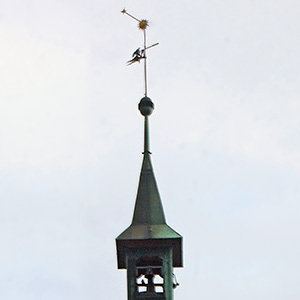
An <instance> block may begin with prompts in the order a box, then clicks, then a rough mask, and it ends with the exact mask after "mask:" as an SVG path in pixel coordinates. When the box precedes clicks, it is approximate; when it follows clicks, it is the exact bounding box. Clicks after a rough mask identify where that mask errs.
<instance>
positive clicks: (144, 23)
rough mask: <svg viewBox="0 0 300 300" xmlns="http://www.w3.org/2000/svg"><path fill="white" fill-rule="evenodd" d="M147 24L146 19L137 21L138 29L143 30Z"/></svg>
mask: <svg viewBox="0 0 300 300" xmlns="http://www.w3.org/2000/svg"><path fill="white" fill-rule="evenodd" d="M148 26H149V23H148V20H141V21H140V22H139V29H141V30H145V29H146V28H147V27H148Z"/></svg>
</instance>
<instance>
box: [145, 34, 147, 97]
mask: <svg viewBox="0 0 300 300" xmlns="http://www.w3.org/2000/svg"><path fill="white" fill-rule="evenodd" d="M146 49H147V41H146V30H144V56H145V59H144V80H145V97H147V55H146Z"/></svg>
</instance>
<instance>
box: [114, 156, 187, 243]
mask: <svg viewBox="0 0 300 300" xmlns="http://www.w3.org/2000/svg"><path fill="white" fill-rule="evenodd" d="M180 237H181V235H179V234H178V233H177V232H175V231H174V230H173V229H172V228H171V227H169V226H168V225H167V224H166V219H165V215H164V211H163V207H162V203H161V200H160V196H159V192H158V188H157V184H156V181H155V177H154V172H153V168H152V164H151V159H150V154H149V153H148V152H146V153H145V154H144V159H143V164H142V170H141V175H140V181H139V186H138V192H137V197H136V202H135V208H134V213H133V218H132V223H131V225H130V226H129V227H128V228H127V229H126V230H125V231H124V232H123V233H121V234H120V235H119V236H118V237H117V240H127V239H128V240H132V239H170V238H180Z"/></svg>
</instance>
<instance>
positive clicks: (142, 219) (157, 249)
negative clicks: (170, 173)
mask: <svg viewBox="0 0 300 300" xmlns="http://www.w3.org/2000/svg"><path fill="white" fill-rule="evenodd" d="M122 12H123V13H126V14H127V15H129V14H128V13H127V12H126V11H125V10H123V11H122ZM129 16H130V17H132V18H134V19H135V20H137V21H139V20H138V19H136V18H135V17H133V16H131V15H129ZM139 22H140V23H139V24H140V28H141V26H142V27H143V28H141V29H142V30H143V31H144V49H143V50H142V53H143V56H141V57H138V59H144V62H146V59H147V57H146V55H145V52H146V49H147V47H146V44H145V36H146V34H145V30H146V27H147V26H145V22H147V21H146V20H141V21H139ZM142 22H144V23H143V24H142V25H141V23H142ZM148 48H149V47H148ZM136 52H137V51H136ZM136 52H135V53H136ZM138 53H140V52H139V51H138ZM139 55H140V54H139ZM133 59H134V58H133ZM138 107H139V110H140V113H141V114H142V115H143V116H144V152H143V163H142V169H141V173H140V180H139V186H138V191H137V197H136V202H135V208H134V213H133V218H132V223H131V225H130V226H129V227H128V228H127V229H126V230H125V231H124V232H122V233H121V234H120V235H119V236H118V237H117V238H116V244H117V257H118V268H119V269H127V287H128V300H137V299H151V300H157V299H164V300H172V299H173V288H175V287H177V285H178V284H177V282H176V281H175V282H174V279H173V276H174V274H173V267H182V236H181V235H180V234H178V233H177V232H176V231H174V230H173V229H172V228H171V227H169V226H168V225H167V223H166V219H165V215H164V210H163V206H162V202H161V199H160V195H159V191H158V187H157V184H156V180H155V176H154V171H153V167H152V163H151V158H150V155H151V152H150V146H149V116H150V115H151V114H152V112H153V110H154V104H153V102H152V101H151V99H150V98H149V97H148V96H147V82H146V63H145V97H143V98H142V99H141V101H140V103H139V105H138Z"/></svg>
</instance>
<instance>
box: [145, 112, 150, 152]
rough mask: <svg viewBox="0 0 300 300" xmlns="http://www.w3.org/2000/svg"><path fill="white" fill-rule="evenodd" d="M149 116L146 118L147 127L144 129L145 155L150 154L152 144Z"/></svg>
mask: <svg viewBox="0 0 300 300" xmlns="http://www.w3.org/2000/svg"><path fill="white" fill-rule="evenodd" d="M148 120H149V119H148V116H145V127H144V153H151V152H150V142H149V121H148Z"/></svg>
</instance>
